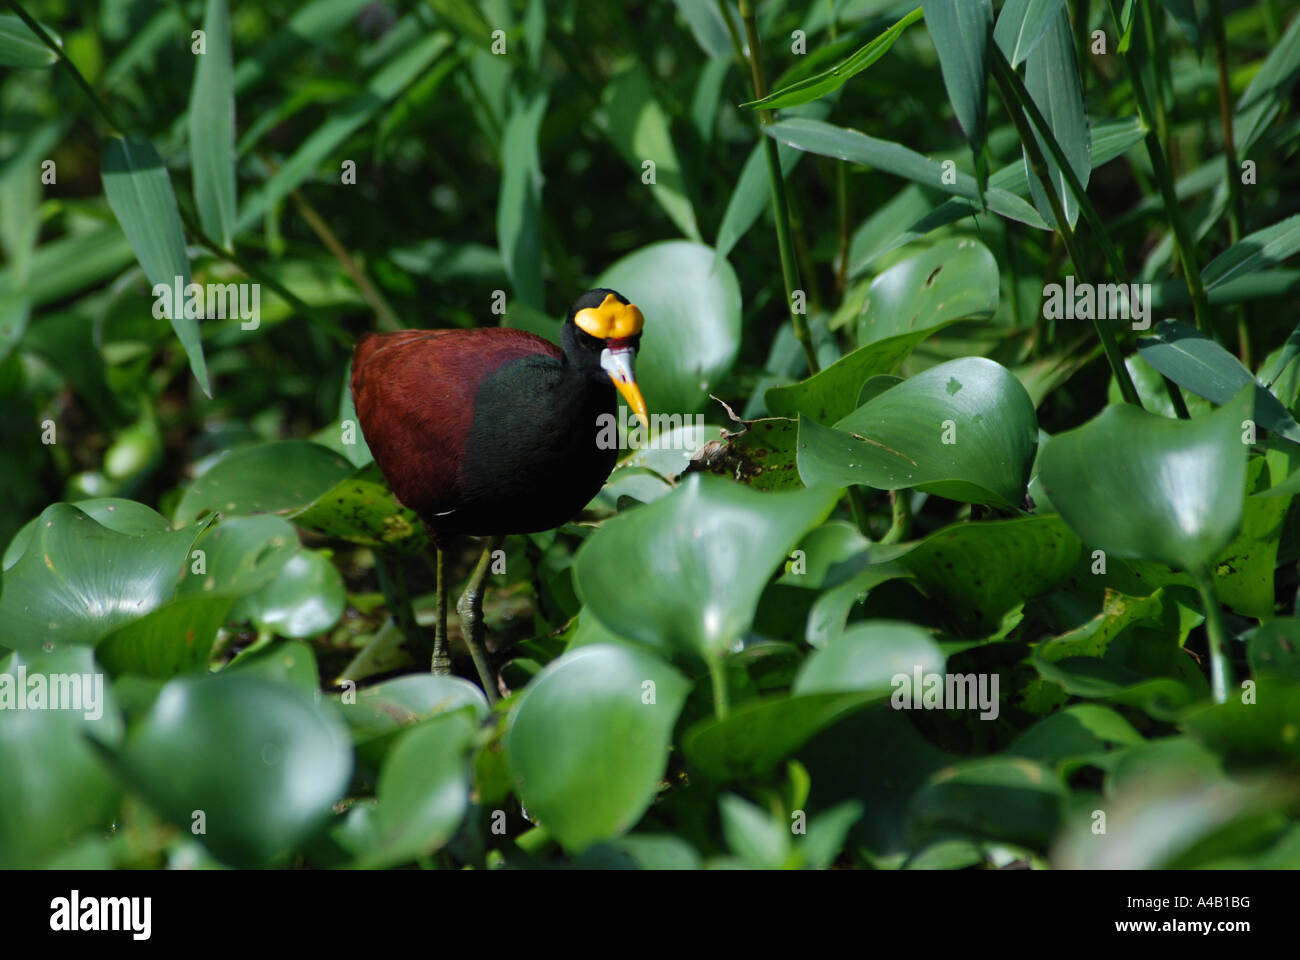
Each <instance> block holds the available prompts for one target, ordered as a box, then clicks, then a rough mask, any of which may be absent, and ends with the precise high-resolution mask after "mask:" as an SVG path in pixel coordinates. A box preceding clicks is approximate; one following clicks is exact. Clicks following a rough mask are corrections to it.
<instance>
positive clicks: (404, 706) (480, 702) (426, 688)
mask: <svg viewBox="0 0 1300 960" xmlns="http://www.w3.org/2000/svg"><path fill="white" fill-rule="evenodd" d="M465 707H468V708H470V709H471V710H472V711H473V714H474V718H475V719H476V720H477V721H480V722H481V721H483V720H484V719H486V718H487V714H488V705H487V699H486V698H485V697H484V696H483V691H481V690H480V689H479V688H478V687H476V686H475V685H474V684H472V683H470V682H469V681H468V680H462V679H461V678H460V677H436V676H434V675H433V674H430V673H413V674H408V675H406V676H402V677H397V678H395V679H393V680H385V681H384V682H382V683H377V684H375V685H373V686H369V687H366V688H364V689H362V690H358V691H357V693H356V698H355V700H354V701H353V702H348V701H346V700H343V701H340V704H339V709H340V710H341V712H342V714H343V719H344V721H345V722H346V723H347V725H348V728H349V729H350V730H351V731H352V741H353V743H354V744H356V748H357V758H358V760H360V761H362V762H364V763H367V764H370V765H372V766H374V767H376V768H378V766H379V765H380V764H381V763H382V761H383V758H384V757H385V756H387V754H388V751H389V750H390V749H391V748H392V746H393V744H394V743H395V742H396V740H397V738H398V737H399V736H400V735H401V734H402V733H403V732H404V731H405V730H408V729H411V728H412V727H414V726H416V725H418V724H421V723H423V722H425V721H427V720H431V719H433V718H435V717H441V716H444V715H445V714H447V713H450V712H452V711H456V710H460V709H462V708H465Z"/></svg>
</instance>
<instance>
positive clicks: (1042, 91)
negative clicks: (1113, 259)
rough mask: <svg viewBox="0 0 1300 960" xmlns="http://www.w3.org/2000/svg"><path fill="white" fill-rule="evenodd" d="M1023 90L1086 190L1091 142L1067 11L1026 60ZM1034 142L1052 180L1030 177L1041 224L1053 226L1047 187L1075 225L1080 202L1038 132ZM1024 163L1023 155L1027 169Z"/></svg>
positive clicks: (1051, 25)
mask: <svg viewBox="0 0 1300 960" xmlns="http://www.w3.org/2000/svg"><path fill="white" fill-rule="evenodd" d="M1025 87H1026V88H1027V89H1028V90H1029V95H1030V96H1031V97H1033V99H1034V103H1036V104H1037V105H1038V109H1039V110H1040V111H1041V112H1042V114H1043V119H1045V120H1046V121H1047V125H1048V127H1049V128H1051V131H1052V136H1053V137H1055V138H1056V142H1057V143H1059V144H1060V145H1061V149H1062V150H1063V151H1064V152H1065V155H1066V157H1068V158H1069V160H1070V168H1071V169H1072V170H1074V172H1075V175H1076V176H1077V177H1078V178H1079V182H1080V183H1081V184H1083V186H1084V187H1087V186H1088V178H1089V176H1090V175H1091V173H1092V141H1091V138H1090V136H1089V134H1088V115H1087V114H1086V113H1085V112H1084V106H1083V85H1082V84H1081V82H1080V80H1079V66H1078V62H1077V61H1076V59H1075V55H1074V34H1073V33H1072V32H1071V31H1070V14H1069V12H1068V10H1067V9H1066V8H1065V7H1062V8H1061V9H1060V10H1058V11H1057V14H1056V18H1055V19H1054V20H1053V21H1052V23H1051V24H1050V25H1049V26H1048V28H1047V33H1046V34H1045V35H1044V36H1043V40H1042V43H1040V44H1039V45H1038V47H1037V49H1035V50H1034V52H1033V54H1032V55H1031V56H1030V57H1029V59H1028V61H1027V65H1026V67H1025ZM1034 137H1035V139H1037V140H1038V145H1039V147H1040V148H1041V149H1042V151H1043V154H1044V156H1045V157H1046V159H1047V174H1048V178H1049V179H1050V180H1051V184H1050V186H1049V185H1045V184H1040V183H1039V182H1038V178H1037V177H1035V176H1033V174H1032V171H1031V172H1030V176H1029V190H1030V193H1031V194H1032V195H1033V198H1034V204H1035V206H1037V207H1038V212H1039V213H1041V214H1042V215H1043V219H1044V220H1046V221H1047V222H1048V223H1054V222H1055V221H1054V219H1053V217H1052V208H1051V205H1050V204H1049V203H1048V201H1047V194H1046V193H1044V192H1043V190H1044V187H1045V186H1046V187H1047V188H1048V189H1051V190H1055V191H1056V192H1057V194H1058V195H1059V196H1060V198H1061V206H1062V209H1064V211H1065V216H1066V219H1067V220H1069V221H1070V226H1074V224H1075V222H1076V221H1077V220H1078V219H1079V201H1078V200H1077V199H1075V196H1074V194H1073V192H1071V190H1070V185H1069V183H1068V182H1067V181H1066V179H1065V175H1064V174H1062V173H1061V169H1060V167H1058V166H1057V164H1056V161H1055V160H1054V159H1053V158H1052V155H1051V153H1050V152H1049V151H1048V149H1047V144H1046V141H1045V140H1044V139H1043V137H1042V136H1041V135H1040V134H1039V132H1038V131H1037V130H1036V129H1035V131H1034ZM1028 163H1029V158H1028V155H1026V157H1025V164H1026V167H1027V166H1028Z"/></svg>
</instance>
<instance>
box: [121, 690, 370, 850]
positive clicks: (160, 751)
mask: <svg viewBox="0 0 1300 960" xmlns="http://www.w3.org/2000/svg"><path fill="white" fill-rule="evenodd" d="M117 763H118V764H119V765H120V768H121V770H122V771H123V773H124V775H125V776H126V778H127V780H128V782H130V783H131V785H132V786H134V787H135V789H136V790H137V791H139V793H140V794H141V796H143V797H144V799H145V800H146V801H147V802H148V803H149V804H150V805H151V806H153V807H154V808H155V809H157V810H158V812H159V813H161V814H162V815H163V816H164V817H166V818H167V819H168V820H170V821H171V822H172V823H174V824H177V825H178V826H180V827H182V828H183V829H185V830H186V831H188V830H189V828H190V826H191V824H192V823H193V816H194V814H195V812H196V811H202V812H203V814H204V815H205V818H206V828H207V833H206V834H205V835H203V836H200V837H199V840H200V841H201V842H202V843H203V844H204V845H205V846H206V847H207V848H208V849H209V850H211V851H212V853H213V854H214V855H215V856H216V857H218V858H219V859H220V860H222V861H224V862H225V863H229V864H232V865H237V866H260V865H266V864H269V863H271V862H272V861H275V860H277V859H278V858H281V857H283V856H284V855H286V854H287V853H288V852H289V851H291V850H293V849H294V848H295V847H296V846H297V845H298V844H299V843H301V842H302V841H304V840H305V839H307V837H308V836H309V835H310V834H311V833H312V832H313V831H314V830H315V829H316V828H317V827H319V826H320V824H321V823H322V822H323V821H324V820H325V818H326V817H327V816H328V815H329V812H330V807H331V806H332V805H333V804H334V802H335V801H336V800H338V799H339V797H341V796H342V795H343V791H344V790H345V789H346V787H347V784H348V778H349V776H350V774H351V770H352V753H351V747H350V745H349V742H348V735H347V729H346V728H345V727H344V725H343V723H342V721H340V720H339V718H338V715H337V713H336V712H335V711H334V709H333V708H332V707H330V706H328V705H317V704H315V703H313V702H312V701H311V699H310V698H309V697H306V696H304V695H303V694H302V693H300V692H298V691H296V690H294V689H293V688H292V687H288V686H285V685H283V684H279V683H274V682H271V681H267V680H263V679H261V678H258V677H253V676H247V675H242V676H241V675H239V674H235V673H226V674H219V675H217V676H213V677H205V678H202V679H198V680H173V681H172V682H171V683H169V684H168V685H167V686H166V687H164V688H163V690H162V692H161V693H159V695H158V699H157V700H156V701H154V705H153V708H152V709H151V710H150V711H149V713H148V715H147V716H146V717H145V718H144V719H143V720H142V721H141V722H140V724H139V726H138V727H137V728H136V729H135V730H134V731H133V732H132V734H131V735H130V736H129V737H128V739H127V742H126V746H125V747H124V748H123V750H122V751H121V752H120V754H118V755H117Z"/></svg>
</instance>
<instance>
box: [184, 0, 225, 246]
mask: <svg viewBox="0 0 1300 960" xmlns="http://www.w3.org/2000/svg"><path fill="white" fill-rule="evenodd" d="M203 32H204V37H205V46H204V51H205V52H204V53H203V54H202V55H201V56H199V57H197V58H196V59H197V61H198V65H197V66H196V67H195V68H194V91H193V93H192V94H191V95H190V166H191V168H192V169H193V171H194V203H195V206H197V207H198V210H199V222H200V223H201V224H203V229H204V230H205V231H206V232H207V234H208V236H209V237H212V238H213V239H214V240H216V241H217V242H218V243H220V244H221V246H222V247H224V248H225V249H227V250H229V249H230V244H231V240H232V238H233V237H234V233H235V209H236V207H235V94H234V79H233V77H234V68H233V66H232V63H233V58H232V56H231V52H230V10H229V8H228V7H227V5H226V0H208V4H207V10H206V12H205V13H204V15H203Z"/></svg>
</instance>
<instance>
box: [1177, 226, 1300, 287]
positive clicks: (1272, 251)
mask: <svg viewBox="0 0 1300 960" xmlns="http://www.w3.org/2000/svg"><path fill="white" fill-rule="evenodd" d="M1297 252H1300V214H1296V215H1295V216H1293V217H1287V219H1285V220H1283V221H1281V222H1280V223H1275V224H1273V226H1271V227H1265V228H1264V229H1263V230H1256V231H1255V232H1254V233H1252V234H1249V235H1248V236H1245V237H1242V238H1241V239H1240V240H1238V241H1237V242H1236V243H1234V244H1233V245H1232V246H1231V247H1229V248H1228V249H1227V250H1225V251H1223V253H1221V254H1219V255H1218V256H1217V257H1215V258H1214V259H1213V260H1211V261H1210V263H1209V265H1208V266H1207V267H1206V268H1205V269H1204V270H1202V271H1201V279H1202V280H1203V281H1204V282H1205V289H1206V290H1212V289H1213V288H1215V287H1217V286H1219V285H1220V284H1221V283H1224V282H1226V281H1228V280H1235V279H1237V278H1239V277H1244V276H1246V275H1247V274H1249V273H1254V272H1255V271H1256V270H1266V269H1268V268H1269V267H1272V266H1276V265H1277V264H1279V263H1281V262H1282V261H1283V260H1285V259H1286V258H1287V257H1290V256H1292V255H1293V254H1295V253H1297Z"/></svg>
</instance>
